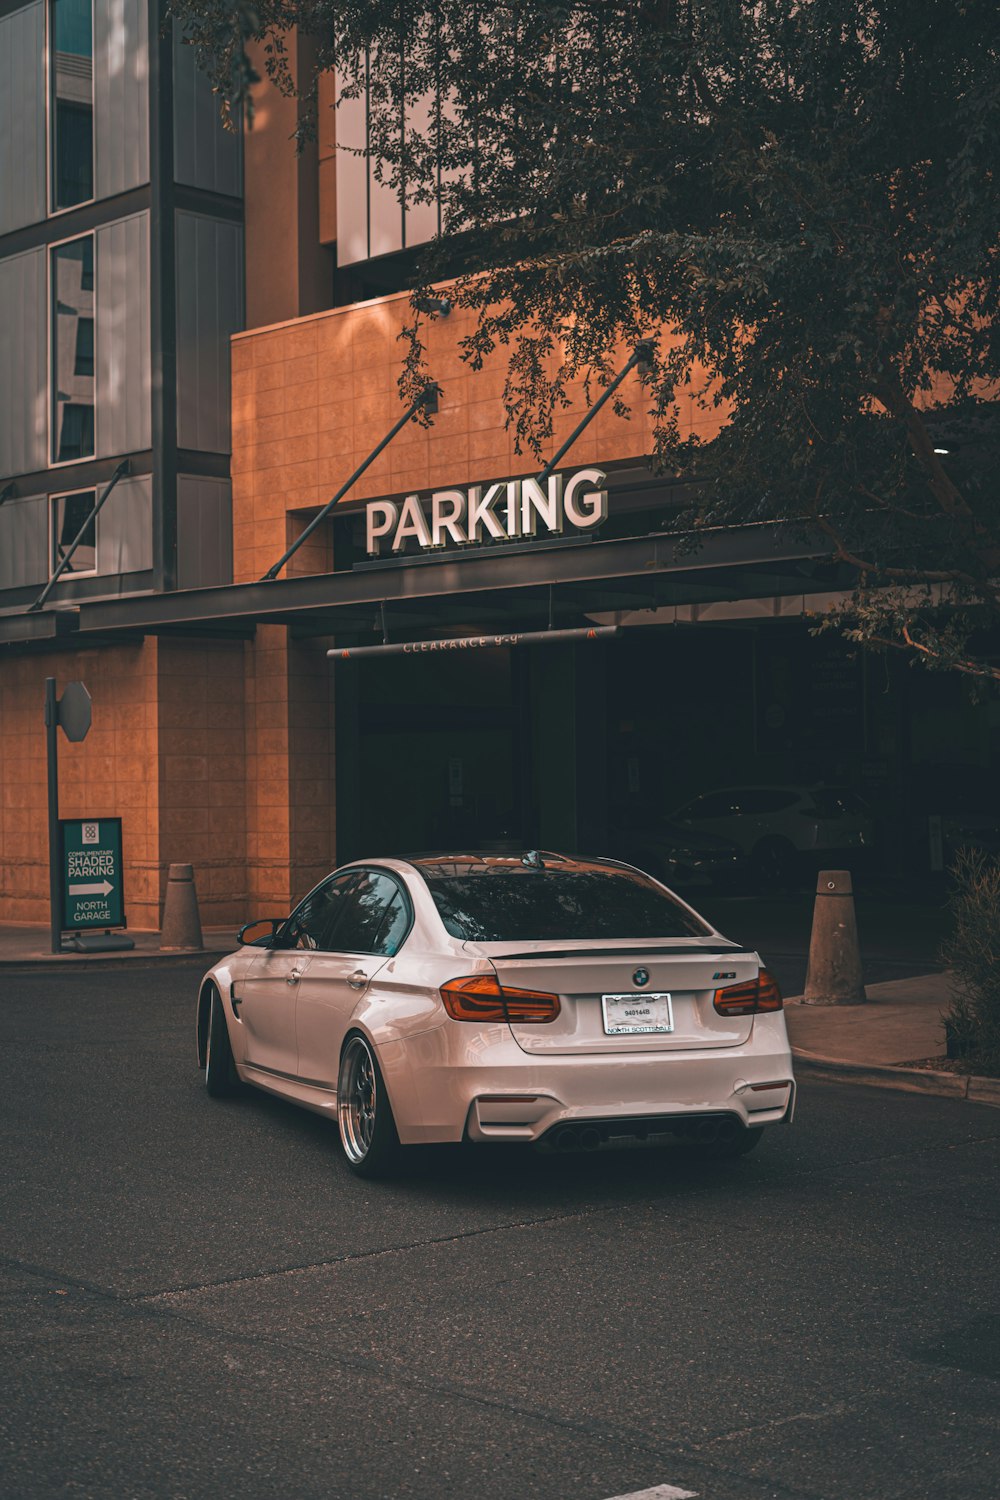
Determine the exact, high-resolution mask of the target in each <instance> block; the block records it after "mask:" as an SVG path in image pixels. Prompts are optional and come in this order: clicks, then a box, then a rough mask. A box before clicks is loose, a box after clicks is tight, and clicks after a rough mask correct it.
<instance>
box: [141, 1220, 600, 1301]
mask: <svg viewBox="0 0 1000 1500" xmlns="http://www.w3.org/2000/svg"><path fill="white" fill-rule="evenodd" d="M614 1211H615V1210H614V1209H612V1208H610V1207H609V1208H591V1209H581V1210H577V1211H576V1212H574V1213H567V1214H543V1215H540V1216H539V1217H538V1218H536V1219H515V1220H512V1221H511V1222H509V1223H503V1224H490V1225H484V1226H483V1227H482V1228H481V1229H465V1230H462V1231H461V1232H460V1233H458V1234H442V1235H435V1236H433V1237H431V1238H429V1239H419V1240H409V1241H406V1242H404V1243H403V1244H398V1245H384V1246H381V1247H379V1248H377V1249H374V1250H354V1251H351V1252H350V1253H349V1254H347V1255H333V1256H330V1257H329V1259H325V1260H312V1261H303V1262H301V1264H298V1265H292V1266H277V1267H274V1268H271V1269H268V1270H264V1271H252V1272H250V1273H249V1274H248V1275H245V1276H223V1277H219V1278H218V1279H217V1280H214V1281H196V1282H191V1283H190V1284H189V1285H186V1286H178V1287H169V1288H167V1289H166V1290H164V1291H159V1292H134V1293H131V1294H129V1295H127V1296H125V1297H123V1298H122V1300H123V1301H125V1302H130V1303H134V1304H139V1303H154V1302H169V1301H172V1300H173V1299H175V1298H178V1297H190V1296H194V1295H195V1294H196V1293H198V1292H211V1291H222V1290H224V1289H225V1288H227V1287H237V1286H249V1285H252V1284H253V1283H254V1282H255V1281H274V1280H278V1279H279V1278H281V1277H283V1276H302V1275H305V1274H306V1273H307V1272H309V1271H324V1270H329V1269H331V1268H332V1267H333V1266H342V1265H350V1264H351V1263H352V1262H354V1261H370V1260H380V1259H382V1258H384V1257H388V1256H393V1255H407V1254H409V1253H410V1252H411V1251H414V1250H424V1249H430V1248H431V1247H434V1246H439V1245H455V1244H460V1243H461V1242H462V1241H463V1240H474V1239H479V1238H481V1237H482V1236H485V1235H490V1234H506V1233H508V1232H509V1231H510V1230H517V1229H536V1228H538V1227H539V1226H540V1225H544V1224H564V1223H571V1222H573V1221H574V1220H580V1219H587V1218H591V1217H593V1216H594V1215H596V1214H603V1213H612V1212H614Z"/></svg>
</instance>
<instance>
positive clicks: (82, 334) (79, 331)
mask: <svg viewBox="0 0 1000 1500" xmlns="http://www.w3.org/2000/svg"><path fill="white" fill-rule="evenodd" d="M93 373H94V320H93V318H80V319H78V321H77V325H76V364H75V365H74V366H73V374H74V375H93Z"/></svg>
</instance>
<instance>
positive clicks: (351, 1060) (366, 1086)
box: [337, 1031, 400, 1177]
mask: <svg viewBox="0 0 1000 1500" xmlns="http://www.w3.org/2000/svg"><path fill="white" fill-rule="evenodd" d="M337 1128H338V1131H339V1133H340V1145H341V1149H342V1151H343V1153H344V1157H345V1159H346V1161H347V1165H348V1166H349V1167H350V1169H351V1171H352V1172H354V1173H355V1174H356V1175H357V1176H358V1177H390V1176H392V1175H393V1173H394V1172H395V1171H397V1170H398V1167H399V1153H400V1145H399V1134H398V1132H397V1130H396V1122H395V1120H394V1119H393V1115H392V1105H391V1104H390V1103H389V1095H388V1093H387V1092H386V1087H385V1082H384V1080H383V1078H382V1070H381V1068H380V1067H379V1065H378V1059H377V1058H376V1056H375V1049H374V1047H373V1046H372V1045H371V1043H370V1042H369V1041H368V1039H367V1038H366V1037H364V1036H362V1035H361V1033H360V1031H353V1032H351V1034H350V1036H349V1037H348V1038H347V1041H346V1042H345V1043H344V1050H343V1053H342V1054H341V1058H340V1074H339V1076H338V1079H337Z"/></svg>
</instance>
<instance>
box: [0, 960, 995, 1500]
mask: <svg viewBox="0 0 1000 1500" xmlns="http://www.w3.org/2000/svg"><path fill="white" fill-rule="evenodd" d="M196 977H197V971H196V970H195V969H193V968H187V967H185V968H179V967H178V968H171V969H156V968H152V967H148V968H146V967H135V968H132V969H130V970H128V972H127V973H125V972H118V971H114V972H109V971H101V972H89V973H87V974H77V973H74V974H73V975H72V976H69V975H65V974H60V975H52V974H44V973H35V974H31V975H28V976H23V975H15V974H10V973H9V972H8V973H7V974H5V975H3V976H2V977H0V1029H2V1046H0V1067H2V1070H3V1081H2V1089H0V1130H2V1149H3V1161H4V1203H3V1214H2V1224H3V1257H2V1261H0V1269H2V1284H3V1301H4V1307H3V1314H4V1316H3V1320H2V1329H3V1332H2V1347H3V1359H4V1370H3V1372H2V1377H0V1378H2V1381H3V1386H2V1390H3V1396H2V1399H0V1493H2V1494H3V1495H4V1497H5V1500H16V1497H22V1496H31V1497H35V1496H69V1497H87V1496H94V1497H115V1500H119V1497H129V1500H133V1497H134V1500H144V1497H156V1500H166V1497H170V1500H175V1497H176V1500H201V1497H209V1496H211V1497H213V1500H216V1497H218V1496H228V1495H239V1496H240V1497H241V1500H263V1497H271V1496H275V1497H277V1496H282V1497H287V1496H290V1497H304V1500H305V1497H309V1500H312V1497H317V1500H319V1497H322V1500H340V1497H344V1500H375V1497H383V1496H385V1497H390V1496H391V1497H396V1496H400V1497H407V1500H440V1497H449V1500H451V1497H461V1500H465V1497H470V1500H472V1497H475V1500H534V1497H539V1500H577V1497H579V1500H607V1497H611V1496H621V1495H627V1494H630V1493H633V1492H636V1491H642V1490H646V1489H653V1490H654V1493H655V1488H654V1487H656V1486H669V1487H673V1489H674V1490H676V1491H687V1492H688V1493H694V1494H697V1495H698V1496H699V1497H701V1500H754V1497H765V1496H774V1497H779V1500H785V1497H788V1500H793V1497H830V1500H841V1497H844V1500H847V1497H849V1500H858V1497H875V1500H896V1497H899V1500H904V1497H905V1500H922V1497H931V1496H933V1497H935V1500H950V1497H956V1500H959V1497H960V1500H995V1497H996V1496H997V1494H998V1493H1000V1416H998V1411H1000V1401H998V1397H1000V1384H998V1381H1000V1275H998V1271H1000V1232H998V1231H1000V1190H998V1189H1000V1181H998V1179H1000V1112H998V1111H996V1110H991V1109H987V1108H985V1107H982V1106H976V1105H970V1104H967V1103H964V1102H959V1101H952V1100H948V1099H932V1098H920V1097H916V1096H908V1095H905V1094H898V1093H888V1092H886V1093H883V1092H881V1091H878V1090H873V1089H852V1088H848V1087H846V1086H840V1085H835V1084H827V1085H820V1084H810V1083H808V1082H807V1083H805V1084H804V1085H803V1087H802V1089H801V1095H800V1108H799V1118H798V1120H797V1122H796V1124H795V1125H794V1126H792V1127H791V1128H779V1129H777V1130H775V1131H773V1132H772V1133H771V1135H770V1137H769V1138H767V1139H765V1142H764V1144H763V1146H762V1147H761V1149H760V1150H759V1151H758V1152H756V1153H755V1154H754V1155H752V1156H750V1157H748V1158H746V1159H744V1160H743V1161H740V1162H737V1163H732V1164H727V1165H716V1166H712V1165H710V1164H704V1163H697V1162H692V1161H691V1159H690V1158H687V1157H683V1156H681V1155H679V1154H677V1153H670V1152H667V1151H633V1152H626V1153H618V1154H600V1155H598V1156H583V1157H570V1158H565V1157H563V1158H560V1157H556V1158H552V1157H550V1158H541V1157H530V1156H529V1157H525V1156H522V1155H519V1154H511V1153H508V1152H506V1151H501V1152H498V1153H497V1154H492V1153H491V1154H486V1152H479V1153H478V1154H477V1153H474V1152H469V1153H464V1152H462V1151H460V1150H456V1151H451V1150H448V1151H444V1152H430V1153H427V1154H425V1155H423V1156H421V1158H420V1159H419V1161H418V1163H417V1167H416V1169H415V1170H414V1171H413V1172H412V1174H411V1175H410V1176H409V1177H408V1178H407V1179H406V1180H404V1181H402V1182H399V1183H396V1184H394V1185H389V1186H385V1185H381V1186H375V1185H370V1184H365V1183H362V1182H359V1181H357V1180H356V1179H354V1178H352V1177H351V1176H350V1174H349V1173H348V1172H347V1170H346V1168H345V1167H344V1166H343V1165H342V1163H341V1161H340V1159H339V1156H338V1152H337V1149H336V1145H335V1141H334V1138H333V1134H332V1130H331V1127H330V1126H329V1125H328V1124H327V1123H326V1122H324V1121H322V1120H319V1119H316V1118H314V1117H311V1116H309V1115H307V1114H305V1113H302V1112H299V1111H296V1110H294V1109H292V1108H291V1107H288V1106H285V1105H283V1104H280V1103H278V1102H276V1101H272V1100H269V1099H267V1098H266V1097H265V1096H263V1095H250V1096H248V1097H247V1098H245V1099H243V1100H238V1101H233V1102H231V1103H230V1102H227V1103H224V1104H218V1103H212V1102H211V1101H210V1100H209V1099H208V1098H207V1097H206V1096H205V1095H204V1093H203V1091H202V1088H201V1083H200V1079H199V1075H198V1073H197V1072H196V1070H195V1068H194V1065H193V1059H192V1047H191V1034H190V1033H191V1020H192V996H193V992H194V986H195V983H196ZM663 1493H664V1495H665V1496H666V1495H669V1494H670V1493H671V1490H670V1489H668V1490H666V1491H664V1492H663Z"/></svg>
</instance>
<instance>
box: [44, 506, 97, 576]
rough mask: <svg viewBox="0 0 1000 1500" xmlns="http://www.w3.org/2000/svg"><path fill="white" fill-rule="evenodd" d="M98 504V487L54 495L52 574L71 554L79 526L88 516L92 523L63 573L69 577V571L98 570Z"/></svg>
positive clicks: (50, 568)
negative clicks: (96, 507)
mask: <svg viewBox="0 0 1000 1500" xmlns="http://www.w3.org/2000/svg"><path fill="white" fill-rule="evenodd" d="M96 504H97V492H96V490H78V491H77V493H76V494H75V495H53V497H52V533H51V535H52V556H51V561H50V565H49V573H50V575H51V574H52V573H54V572H55V571H56V568H58V566H59V564H60V563H61V562H62V560H63V558H64V557H66V556H67V555H68V553H69V549H70V547H72V545H73V542H74V541H75V539H76V537H77V534H78V533H79V531H80V528H81V527H82V526H84V525H85V524H86V523H87V518H88V516H89V517H90V522H89V525H87V529H86V531H85V532H84V533H83V537H82V539H81V541H80V545H79V547H77V549H76V551H75V552H74V553H73V556H72V557H71V558H70V563H69V567H68V568H66V569H65V571H64V572H63V575H62V576H63V578H66V577H68V576H69V574H70V573H96V572H97V523H96V521H95V520H94V506H95V505H96Z"/></svg>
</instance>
